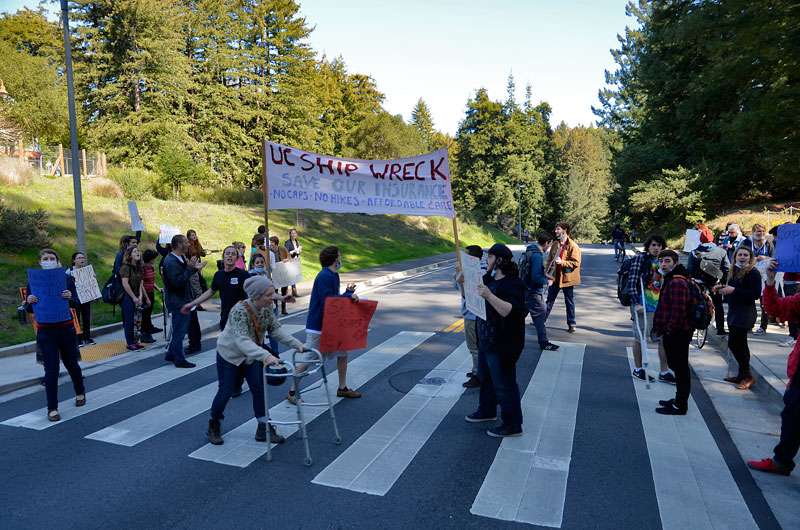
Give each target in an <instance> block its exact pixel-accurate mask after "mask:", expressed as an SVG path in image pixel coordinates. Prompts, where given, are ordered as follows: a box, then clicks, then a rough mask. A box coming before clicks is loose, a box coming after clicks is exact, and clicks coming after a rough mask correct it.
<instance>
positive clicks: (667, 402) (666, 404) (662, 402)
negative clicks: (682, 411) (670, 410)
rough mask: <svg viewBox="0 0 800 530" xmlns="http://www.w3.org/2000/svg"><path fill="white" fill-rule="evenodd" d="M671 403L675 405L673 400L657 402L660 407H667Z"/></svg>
mask: <svg viewBox="0 0 800 530" xmlns="http://www.w3.org/2000/svg"><path fill="white" fill-rule="evenodd" d="M673 403H675V398H672V399H660V400H658V404H659V405H661V406H662V407H669V406H670V405H672V404H673Z"/></svg>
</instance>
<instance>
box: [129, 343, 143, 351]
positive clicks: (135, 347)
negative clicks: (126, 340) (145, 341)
mask: <svg viewBox="0 0 800 530" xmlns="http://www.w3.org/2000/svg"><path fill="white" fill-rule="evenodd" d="M126 348H127V349H128V351H136V350H141V349H142V347H141V346H139V345H138V344H128V346H126Z"/></svg>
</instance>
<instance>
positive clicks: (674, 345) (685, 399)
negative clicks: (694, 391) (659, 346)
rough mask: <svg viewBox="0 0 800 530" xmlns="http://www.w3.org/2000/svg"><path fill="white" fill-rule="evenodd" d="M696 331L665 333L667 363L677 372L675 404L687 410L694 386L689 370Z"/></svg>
mask: <svg viewBox="0 0 800 530" xmlns="http://www.w3.org/2000/svg"><path fill="white" fill-rule="evenodd" d="M692 335H694V331H692V330H690V331H679V332H677V333H665V334H664V338H663V340H664V351H665V352H666V354H667V364H669V367H670V368H671V369H672V371H673V372H675V387H676V388H675V406H676V407H678V408H679V409H681V410H686V407H687V406H688V405H689V393H690V392H691V388H692V377H691V373H690V372H689V343H690V342H692Z"/></svg>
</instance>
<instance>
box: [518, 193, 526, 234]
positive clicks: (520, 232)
mask: <svg viewBox="0 0 800 530" xmlns="http://www.w3.org/2000/svg"><path fill="white" fill-rule="evenodd" d="M525 187H527V186H525V184H520V185H519V225H518V228H519V240H520V241H522V188H525Z"/></svg>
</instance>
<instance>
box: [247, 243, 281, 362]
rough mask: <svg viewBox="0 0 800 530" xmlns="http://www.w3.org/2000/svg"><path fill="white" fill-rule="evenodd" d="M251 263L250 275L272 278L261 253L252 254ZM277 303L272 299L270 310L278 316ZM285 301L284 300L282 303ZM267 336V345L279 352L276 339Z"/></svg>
mask: <svg viewBox="0 0 800 530" xmlns="http://www.w3.org/2000/svg"><path fill="white" fill-rule="evenodd" d="M252 263H253V268H252V269H251V270H250V275H251V276H263V277H265V278H267V279H269V280H270V281H271V280H272V278H270V276H269V273H270V271H271V270H272V269H271V268H267V263H266V258H265V257H264V256H263V255H261V254H255V255H254V256H253V260H252ZM275 295H276V296H280V295H278V294H277V293H275ZM273 299H274V297H273ZM277 303H278V302H277V300H274V302H273V304H274V306H273V308H272V311H273V312H274V313H275V316H276V317H277V316H278V306H277ZM285 303H286V302H284V304H285ZM268 338H269V347H270V348H271V349H272V351H273V352H275V353H276V354H277V353H279V352H280V350H279V348H280V347H279V346H278V341H276V340H275V339H273V338H272V337H268Z"/></svg>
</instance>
